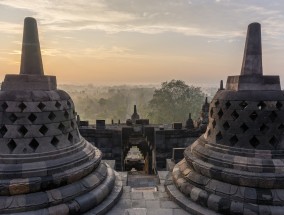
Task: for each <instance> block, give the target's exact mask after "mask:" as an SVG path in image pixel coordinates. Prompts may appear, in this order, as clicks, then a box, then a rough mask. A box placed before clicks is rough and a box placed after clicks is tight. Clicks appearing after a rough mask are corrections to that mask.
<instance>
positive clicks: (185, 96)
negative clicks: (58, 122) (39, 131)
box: [61, 80, 214, 124]
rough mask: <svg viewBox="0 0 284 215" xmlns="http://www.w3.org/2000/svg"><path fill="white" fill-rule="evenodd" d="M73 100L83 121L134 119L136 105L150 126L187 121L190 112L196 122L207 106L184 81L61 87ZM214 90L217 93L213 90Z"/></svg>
mask: <svg viewBox="0 0 284 215" xmlns="http://www.w3.org/2000/svg"><path fill="white" fill-rule="evenodd" d="M61 88H63V89H64V90H66V91H67V92H68V93H69V94H70V96H71V97H72V99H73V101H74V103H75V107H76V111H77V113H78V114H79V115H80V118H81V120H88V121H90V123H91V124H92V123H95V120H96V119H105V120H106V122H107V123H110V122H111V120H114V122H117V121H118V120H120V121H121V122H125V121H126V119H129V118H131V115H132V113H133V106H134V104H136V106H137V109H138V114H139V115H140V118H148V119H150V122H151V123H156V124H168V123H172V122H185V121H186V120H187V117H188V113H189V112H190V113H191V114H192V117H193V118H194V119H196V118H197V117H198V116H199V114H200V111H201V106H202V104H203V103H204V99H205V94H204V92H203V91H202V89H201V88H200V87H194V86H189V85H187V84H186V83H185V82H184V81H181V80H171V81H168V82H163V83H161V85H160V86H159V87H154V86H113V87H110V86H109V87H94V86H92V85H88V86H69V85H68V86H67V85H65V86H62V87H61ZM213 91H214V90H213Z"/></svg>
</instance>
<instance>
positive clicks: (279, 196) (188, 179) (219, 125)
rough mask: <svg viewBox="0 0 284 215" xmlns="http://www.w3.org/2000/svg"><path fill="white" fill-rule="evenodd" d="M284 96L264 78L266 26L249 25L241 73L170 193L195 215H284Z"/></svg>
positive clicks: (223, 92) (213, 107)
mask: <svg viewBox="0 0 284 215" xmlns="http://www.w3.org/2000/svg"><path fill="white" fill-rule="evenodd" d="M283 105H284V94H283V91H281V86H280V79H279V76H264V75H263V73H262V51H261V30H260V24H258V23H252V24H250V25H249V26H248V32H247V39H246V45H245V51H244V58H243V64H242V69H241V75H239V76H229V77H228V79H227V85H226V89H220V90H219V91H218V92H217V93H216V95H215V97H214V98H213V100H212V101H211V104H210V108H209V124H208V126H207V130H206V132H205V134H204V135H202V136H201V137H200V138H199V139H198V140H197V141H195V142H194V143H193V144H192V146H190V147H188V148H186V150H185V152H184V159H183V160H182V161H181V162H180V163H178V164H176V166H175V167H174V169H173V173H172V183H173V184H170V183H171V182H170V181H169V185H168V186H167V190H168V191H169V193H170V194H171V195H172V197H173V198H175V200H176V201H177V202H178V203H179V204H180V205H182V206H183V207H184V208H185V209H186V210H188V211H190V212H191V213H193V214H206V215H207V214H226V215H241V214H244V215H256V214H261V215H264V214H265V215H283V214H284V106H283Z"/></svg>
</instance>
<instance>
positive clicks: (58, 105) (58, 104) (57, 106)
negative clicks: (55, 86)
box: [55, 101, 61, 109]
mask: <svg viewBox="0 0 284 215" xmlns="http://www.w3.org/2000/svg"><path fill="white" fill-rule="evenodd" d="M55 107H56V108H58V109H59V108H60V107H61V104H60V102H58V101H56V102H55Z"/></svg>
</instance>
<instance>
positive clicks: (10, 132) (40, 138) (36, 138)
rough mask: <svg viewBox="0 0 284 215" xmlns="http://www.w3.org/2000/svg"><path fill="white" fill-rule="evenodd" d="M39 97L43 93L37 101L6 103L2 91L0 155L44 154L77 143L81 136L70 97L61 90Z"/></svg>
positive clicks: (46, 92) (0, 102)
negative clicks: (0, 152)
mask: <svg viewBox="0 0 284 215" xmlns="http://www.w3.org/2000/svg"><path fill="white" fill-rule="evenodd" d="M40 94H45V95H44V96H43V99H41V100H40V101H32V99H30V101H24V102H23V101H21V100H23V98H21V97H20V98H17V99H16V100H14V101H12V98H11V99H10V101H9V99H7V96H9V95H7V93H6V92H1V94H0V147H1V151H2V153H4V154H23V153H44V152H49V151H54V150H56V149H62V148H65V147H68V146H71V145H72V144H74V143H77V142H79V140H80V138H79V135H80V134H79V132H78V127H77V123H76V116H75V110H74V104H73V101H72V100H71V98H70V97H69V96H66V95H64V93H62V92H60V91H49V92H48V91H45V92H40ZM1 98H2V99H1ZM34 98H35V95H34ZM4 99H6V100H5V101H4Z"/></svg>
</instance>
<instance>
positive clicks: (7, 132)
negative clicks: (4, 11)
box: [0, 18, 122, 215]
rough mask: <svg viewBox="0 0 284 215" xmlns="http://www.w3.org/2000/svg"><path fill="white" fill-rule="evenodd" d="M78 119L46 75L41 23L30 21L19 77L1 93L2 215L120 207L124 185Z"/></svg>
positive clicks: (7, 79) (70, 103)
mask: <svg viewBox="0 0 284 215" xmlns="http://www.w3.org/2000/svg"><path fill="white" fill-rule="evenodd" d="M75 115H76V114H75V109H74V104H73V101H72V99H71V98H70V96H69V95H68V94H67V93H66V92H64V91H62V90H58V89H57V87H56V77H54V76H45V75H44V71H43V65H42V60H41V53H40V45H39V40H38V32H37V24H36V20H35V19H33V18H26V19H25V24H24V36H23V46H22V58H21V69H20V75H6V77H5V80H4V82H3V83H2V87H1V91H0V120H1V125H0V147H1V150H0V214H11V213H13V214H14V213H15V214H17V213H19V214H29V215H30V214H47V215H48V214H50V215H51V214H60V215H65V214H83V213H85V212H87V211H88V213H90V214H103V213H105V212H106V211H107V210H108V209H110V207H111V206H112V205H113V204H114V203H115V202H116V199H117V198H118V197H119V195H120V193H121V187H122V184H121V181H120V180H119V177H118V175H117V174H116V173H115V172H114V171H113V170H112V169H111V168H110V167H109V166H108V165H106V164H105V163H103V162H101V158H102V153H101V151H100V150H98V149H97V148H95V147H94V146H92V145H91V144H90V143H89V142H87V141H86V140H85V139H84V138H82V136H81V135H80V133H79V131H78V127H77V123H76V116H75Z"/></svg>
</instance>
